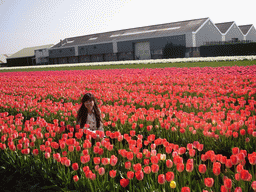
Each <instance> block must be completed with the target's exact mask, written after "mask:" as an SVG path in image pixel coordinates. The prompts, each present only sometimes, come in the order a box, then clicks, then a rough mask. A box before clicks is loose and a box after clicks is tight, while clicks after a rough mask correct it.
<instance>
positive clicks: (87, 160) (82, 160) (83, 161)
mask: <svg viewBox="0 0 256 192" xmlns="http://www.w3.org/2000/svg"><path fill="white" fill-rule="evenodd" d="M80 161H81V163H82V164H85V163H88V162H89V161H90V155H84V156H81V157H80Z"/></svg>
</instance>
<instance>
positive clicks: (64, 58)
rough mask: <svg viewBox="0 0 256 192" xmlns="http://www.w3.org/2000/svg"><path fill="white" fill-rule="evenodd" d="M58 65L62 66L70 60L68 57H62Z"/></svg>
mask: <svg viewBox="0 0 256 192" xmlns="http://www.w3.org/2000/svg"><path fill="white" fill-rule="evenodd" d="M58 63H60V64H65V63H68V58H67V57H60V58H58Z"/></svg>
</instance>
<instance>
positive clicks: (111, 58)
mask: <svg viewBox="0 0 256 192" xmlns="http://www.w3.org/2000/svg"><path fill="white" fill-rule="evenodd" d="M104 56H105V60H106V61H117V54H115V53H108V54H105V55H104Z"/></svg>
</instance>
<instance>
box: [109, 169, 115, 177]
mask: <svg viewBox="0 0 256 192" xmlns="http://www.w3.org/2000/svg"><path fill="white" fill-rule="evenodd" d="M109 176H110V177H111V178H115V177H116V170H111V171H109Z"/></svg>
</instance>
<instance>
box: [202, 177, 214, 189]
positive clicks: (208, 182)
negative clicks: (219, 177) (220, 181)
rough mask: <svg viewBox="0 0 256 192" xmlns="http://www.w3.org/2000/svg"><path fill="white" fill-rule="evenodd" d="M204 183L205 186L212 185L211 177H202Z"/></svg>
mask: <svg viewBox="0 0 256 192" xmlns="http://www.w3.org/2000/svg"><path fill="white" fill-rule="evenodd" d="M204 184H205V186H206V187H212V186H213V184H214V180H213V178H205V179H204Z"/></svg>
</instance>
